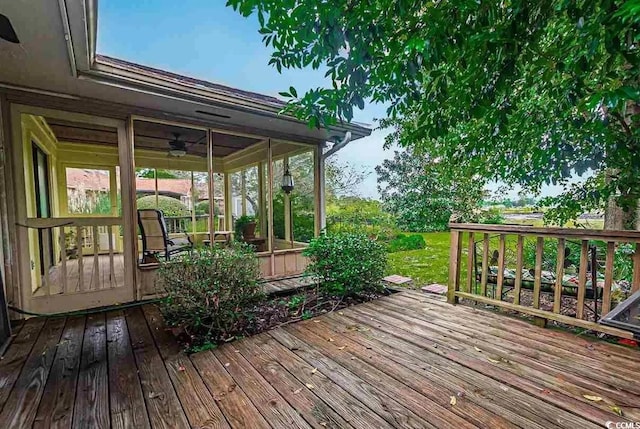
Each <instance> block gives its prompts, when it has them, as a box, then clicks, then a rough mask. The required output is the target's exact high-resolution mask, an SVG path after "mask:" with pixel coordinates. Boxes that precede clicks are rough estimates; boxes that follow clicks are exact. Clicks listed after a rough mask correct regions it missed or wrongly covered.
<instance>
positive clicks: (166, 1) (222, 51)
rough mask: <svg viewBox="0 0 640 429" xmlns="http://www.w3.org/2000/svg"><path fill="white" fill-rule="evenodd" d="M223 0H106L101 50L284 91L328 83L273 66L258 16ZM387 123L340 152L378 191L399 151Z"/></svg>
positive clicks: (370, 114)
mask: <svg viewBox="0 0 640 429" xmlns="http://www.w3.org/2000/svg"><path fill="white" fill-rule="evenodd" d="M224 3H225V2H224V1H222V0H218V1H215V0H213V1H212V0H183V1H175V0H173V1H170V0H154V1H135V2H132V1H131V0H128V1H124V0H108V1H101V2H99V11H98V52H99V53H101V54H105V55H110V56H114V57H116V58H122V59H124V60H128V61H132V62H136V63H140V64H144V65H148V66H152V67H157V68H160V69H163V70H168V71H172V72H175V73H179V74H184V75H188V76H193V77H197V78H200V79H205V80H210V81H213V82H217V83H221V84H224V85H229V86H233V87H237V88H242V89H246V90H250V91H256V92H260V93H264V94H270V95H275V96H277V94H278V92H280V91H283V90H286V89H288V88H289V86H291V85H293V86H294V87H296V89H298V92H302V91H303V90H306V89H308V88H312V87H317V86H323V85H327V84H329V82H328V81H326V80H325V79H324V77H323V74H324V73H323V72H319V71H314V70H311V69H309V70H283V73H282V74H279V73H278V72H277V71H276V69H275V68H273V67H271V66H269V65H268V64H267V63H268V62H269V53H270V51H269V49H267V48H266V47H265V46H264V45H263V44H262V38H261V36H260V34H258V31H257V30H258V28H259V27H258V23H257V20H256V19H254V18H249V19H246V18H243V17H242V16H240V14H238V13H237V12H234V11H233V10H232V9H231V8H226V7H224ZM384 113H385V109H384V108H383V107H382V106H375V105H369V106H366V108H365V109H364V110H362V111H359V110H357V109H356V112H355V114H354V120H355V121H358V122H365V123H369V124H373V123H374V119H375V118H380V117H383V116H384ZM385 134H386V132H385V131H374V133H373V134H372V135H371V136H370V137H367V138H364V139H360V140H357V141H354V142H351V143H350V144H349V145H348V146H347V147H346V148H344V149H342V150H341V151H340V152H338V154H337V156H338V157H339V158H340V159H341V160H342V161H345V162H349V163H351V164H353V165H354V166H356V167H359V168H362V169H366V170H367V171H370V172H371V174H370V175H369V177H368V178H367V180H366V181H365V182H364V183H363V184H362V186H361V187H360V193H361V194H362V196H366V197H376V196H377V190H376V176H375V172H374V171H373V169H374V167H375V166H376V165H378V164H380V163H381V162H382V161H383V160H384V159H385V158H390V157H392V156H393V152H392V151H384V150H383V148H382V145H383V143H384V135H385Z"/></svg>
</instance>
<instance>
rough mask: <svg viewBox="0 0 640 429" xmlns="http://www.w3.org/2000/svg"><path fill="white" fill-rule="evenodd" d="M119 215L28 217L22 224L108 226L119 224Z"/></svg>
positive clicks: (26, 225)
mask: <svg viewBox="0 0 640 429" xmlns="http://www.w3.org/2000/svg"><path fill="white" fill-rule="evenodd" d="M121 224H122V218H121V217H95V216H93V217H75V216H74V217H50V218H35V217H32V218H28V219H27V220H26V222H25V224H24V225H20V226H25V227H27V228H37V229H42V228H58V227H61V226H108V225H121Z"/></svg>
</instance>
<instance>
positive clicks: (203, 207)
mask: <svg viewBox="0 0 640 429" xmlns="http://www.w3.org/2000/svg"><path fill="white" fill-rule="evenodd" d="M195 211H196V215H206V214H209V201H200V202H199V203H197V204H196V206H195ZM213 212H214V214H215V215H216V216H217V215H219V214H220V209H219V208H218V206H217V205H214V206H213Z"/></svg>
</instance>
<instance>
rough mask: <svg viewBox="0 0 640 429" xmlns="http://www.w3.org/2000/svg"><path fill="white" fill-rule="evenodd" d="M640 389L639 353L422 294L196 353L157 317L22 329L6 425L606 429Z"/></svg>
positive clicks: (634, 405)
mask: <svg viewBox="0 0 640 429" xmlns="http://www.w3.org/2000/svg"><path fill="white" fill-rule="evenodd" d="M639 381H640V352H639V351H638V350H632V349H628V348H624V347H622V346H617V345H612V344H608V343H604V342H590V341H588V340H587V339H585V338H582V337H579V336H575V335H571V334H568V333H565V332H559V331H555V330H544V329H542V328H538V327H535V326H532V325H530V324H528V323H526V322H524V321H520V320H514V319H511V318H509V317H506V316H502V315H497V314H494V313H490V312H486V311H478V310H474V309H471V308H468V307H464V306H461V305H459V306H456V307H453V306H450V305H448V304H446V303H444V302H442V301H440V300H437V299H435V298H429V297H427V296H426V295H423V294H420V293H418V292H402V293H398V294H394V295H392V296H389V297H385V298H382V299H380V300H377V301H375V302H370V303H367V304H362V305H358V306H355V307H351V308H348V309H345V310H343V311H340V312H336V313H333V314H328V315H324V316H322V317H318V318H316V319H311V320H308V321H304V322H300V323H296V324H292V325H288V326H286V327H282V328H278V329H276V330H273V331H270V332H268V333H264V334H261V335H257V336H254V337H250V338H246V339H243V340H240V341H237V342H234V343H230V344H226V345H224V346H222V347H220V348H218V349H217V350H214V351H205V352H200V353H196V354H194V355H191V356H186V355H184V354H182V353H181V352H180V350H179V347H178V345H177V344H176V343H175V342H174V340H173V337H172V336H171V334H170V333H169V332H168V331H166V330H165V329H164V327H163V324H162V321H161V319H160V317H159V313H158V310H157V309H156V308H155V307H153V306H146V307H144V308H142V309H141V308H132V309H126V310H124V311H115V312H111V313H107V314H97V315H91V316H86V317H73V318H67V319H64V318H57V319H55V318H51V319H46V320H44V319H31V320H29V321H27V322H26V323H24V324H23V325H22V326H21V327H20V328H19V330H17V332H16V336H15V338H14V341H13V343H12V344H11V346H10V347H9V348H8V350H7V352H6V353H5V355H4V357H3V359H2V360H0V409H1V410H0V428H21V427H37V428H48V427H78V428H89V427H110V426H111V427H131V428H147V427H154V428H156V427H167V428H181V427H211V428H213V427H222V428H227V427H233V428H242V427H246V428H293V427H303V428H308V427H315V428H325V427H335V428H375V429H380V428H392V427H409V428H449V427H451V428H472V427H480V428H502V427H504V428H515V427H520V428H534V429H535V428H537V429H550V428H567V427H571V428H602V427H603V426H604V423H605V422H606V421H609V420H611V421H638V420H640V409H639V408H638V407H640V383H639ZM585 395H586V396H585ZM618 411H620V412H621V413H622V414H623V415H624V416H623V417H621V416H619V415H618V414H617V412H618Z"/></svg>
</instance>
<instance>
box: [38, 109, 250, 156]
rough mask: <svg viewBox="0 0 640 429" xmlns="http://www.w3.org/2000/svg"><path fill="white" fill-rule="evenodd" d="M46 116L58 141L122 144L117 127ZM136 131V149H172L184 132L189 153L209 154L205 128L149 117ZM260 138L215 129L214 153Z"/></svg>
mask: <svg viewBox="0 0 640 429" xmlns="http://www.w3.org/2000/svg"><path fill="white" fill-rule="evenodd" d="M45 119H46V121H47V124H48V125H49V127H50V128H51V131H53V133H54V134H55V136H56V138H57V139H58V141H60V142H61V143H63V144H64V143H90V144H97V145H107V146H115V145H117V144H118V136H117V130H115V129H113V128H109V127H104V126H101V125H96V124H85V123H77V122H71V121H65V120H61V119H55V118H45ZM134 132H135V147H136V149H147V150H155V151H159V152H167V151H168V150H169V142H170V141H171V140H173V139H174V133H177V134H179V135H180V140H181V141H183V142H185V144H186V147H187V153H189V154H191V155H197V156H201V157H203V158H206V156H207V140H206V139H207V135H206V133H205V132H204V131H202V130H196V129H193V128H185V127H178V126H175V125H165V124H158V123H152V122H146V121H135V122H134ZM259 141H260V139H258V138H250V137H242V136H235V135H230V134H221V133H213V142H214V156H216V157H225V156H227V155H231V154H233V153H235V152H237V151H239V150H242V149H245V148H247V147H249V146H252V145H254V144H256V143H258V142H259Z"/></svg>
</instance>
